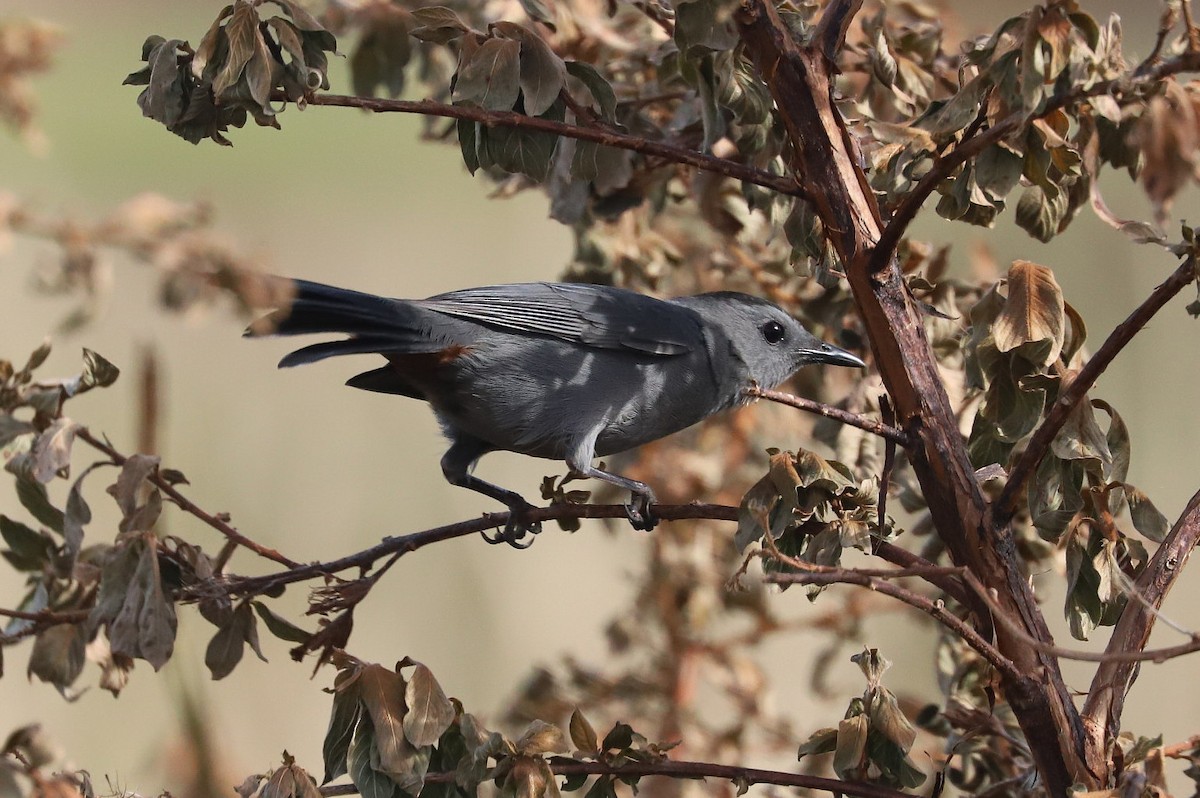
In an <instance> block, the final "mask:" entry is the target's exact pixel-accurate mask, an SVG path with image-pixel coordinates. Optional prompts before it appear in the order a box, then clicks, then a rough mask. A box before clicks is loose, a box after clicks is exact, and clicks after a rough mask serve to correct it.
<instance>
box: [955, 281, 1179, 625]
mask: <svg viewBox="0 0 1200 798" xmlns="http://www.w3.org/2000/svg"><path fill="white" fill-rule="evenodd" d="M970 320H971V326H970V329H969V332H968V334H967V337H966V341H965V345H964V346H965V350H964V351H965V355H966V357H965V366H966V373H967V380H968V385H969V386H970V387H971V388H973V389H975V390H977V391H980V392H981V398H980V401H979V405H978V410H977V412H976V416H975V421H974V424H973V425H972V428H971V436H970V442H969V451H970V454H971V458H972V461H973V463H974V464H975V465H976V466H977V467H979V468H986V467H989V466H993V465H999V466H1001V467H1004V468H1011V467H1012V464H1013V463H1014V462H1015V460H1016V459H1017V458H1018V457H1019V456H1020V454H1021V453H1022V451H1023V450H1022V449H1021V448H1020V446H1021V443H1022V442H1023V441H1025V440H1026V439H1027V438H1028V436H1029V435H1030V433H1032V432H1033V430H1034V429H1035V428H1036V427H1037V425H1038V424H1039V423H1040V422H1041V420H1042V419H1043V417H1044V413H1045V411H1046V409H1048V408H1049V407H1050V406H1051V405H1052V404H1053V403H1054V402H1055V401H1056V400H1057V399H1058V395H1059V390H1060V388H1061V386H1062V385H1063V384H1065V382H1066V381H1069V380H1070V379H1071V377H1072V376H1073V371H1072V367H1073V366H1072V364H1074V363H1075V360H1076V357H1077V355H1079V353H1080V352H1081V350H1082V347H1083V345H1084V341H1085V338H1086V335H1087V331H1086V329H1085V327H1084V324H1083V320H1082V319H1081V318H1080V316H1079V314H1078V313H1077V312H1076V311H1075V310H1074V308H1072V307H1071V306H1070V305H1069V304H1068V303H1066V301H1065V300H1064V299H1063V296H1062V291H1061V289H1060V288H1059V286H1058V283H1057V282H1056V281H1055V279H1054V275H1053V273H1052V272H1051V271H1050V270H1049V269H1047V268H1046V267H1044V266H1040V265H1038V264H1035V263H1030V262H1029V261H1017V262H1015V263H1014V264H1013V265H1012V267H1011V268H1010V269H1009V272H1008V276H1007V278H1006V279H1005V280H1004V281H1002V282H1000V283H997V284H996V285H994V286H993V287H992V288H991V289H989V290H988V291H987V292H986V293H985V294H984V295H983V297H982V298H981V299H980V300H979V302H978V303H976V305H975V306H974V307H973V308H972V309H971V311H970ZM1097 411H1099V413H1098V412H1097ZM1098 415H1100V416H1106V417H1107V418H1106V420H1107V430H1104V429H1102V427H1101V424H1100V421H1099V420H1098ZM1130 457H1131V446H1130V438H1129V431H1128V428H1127V427H1126V426H1125V423H1124V421H1123V420H1122V419H1121V416H1120V415H1119V414H1118V413H1117V411H1116V410H1115V409H1114V408H1113V407H1112V406H1111V405H1110V404H1108V403H1107V402H1104V401H1103V400H1099V399H1093V400H1090V401H1082V402H1080V403H1079V404H1078V405H1076V406H1075V408H1074V409H1073V410H1072V412H1071V415H1070V416H1069V418H1068V420H1067V423H1066V424H1065V425H1064V426H1063V428H1062V429H1061V430H1060V431H1059V433H1058V435H1057V436H1056V437H1055V438H1054V440H1053V441H1052V443H1051V445H1050V450H1049V451H1048V452H1047V453H1046V455H1045V457H1044V458H1043V459H1042V461H1041V464H1040V465H1039V466H1038V468H1037V471H1036V473H1035V474H1034V476H1033V479H1032V480H1031V481H1030V484H1029V487H1028V490H1027V500H1028V512H1029V516H1030V520H1031V522H1032V524H1033V526H1034V527H1035V528H1036V529H1037V531H1038V532H1039V533H1040V534H1041V535H1042V537H1043V538H1044V539H1046V540H1048V541H1050V542H1053V543H1056V544H1057V545H1058V546H1060V547H1061V548H1063V549H1064V550H1065V552H1066V569H1067V605H1066V615H1067V619H1068V620H1069V621H1070V626H1071V632H1072V634H1073V635H1074V636H1075V637H1077V638H1079V639H1086V638H1087V637H1088V635H1089V634H1090V632H1091V630H1092V629H1093V628H1095V626H1097V625H1112V624H1113V623H1115V622H1116V619H1117V617H1118V616H1119V614H1120V611H1121V610H1122V608H1123V607H1124V605H1125V601H1126V598H1127V595H1128V590H1129V587H1130V580H1132V579H1134V578H1136V577H1137V575H1138V574H1139V573H1140V571H1141V568H1142V567H1144V566H1145V564H1146V561H1147V559H1148V558H1147V554H1146V550H1145V547H1144V546H1143V545H1142V543H1140V542H1139V541H1138V540H1136V539H1135V538H1132V537H1130V536H1129V535H1128V534H1127V533H1126V532H1124V531H1122V529H1121V525H1120V524H1119V523H1118V520H1117V519H1118V517H1119V516H1120V515H1121V514H1122V513H1123V512H1125V511H1127V512H1128V517H1129V521H1130V523H1131V524H1132V526H1133V528H1134V529H1135V530H1137V532H1138V533H1139V534H1140V535H1141V536H1143V537H1144V538H1146V539H1148V540H1151V541H1154V542H1159V541H1161V540H1162V537H1163V535H1165V534H1166V531H1167V520H1166V518H1165V517H1164V516H1163V514H1162V513H1161V512H1159V511H1158V509H1157V508H1156V507H1155V506H1154V504H1153V502H1151V500H1150V499H1149V497H1148V496H1146V494H1145V493H1144V492H1142V491H1141V490H1139V489H1138V488H1137V487H1135V486H1134V485H1132V484H1131V483H1129V482H1128V478H1127V475H1128V471H1129V463H1130Z"/></svg>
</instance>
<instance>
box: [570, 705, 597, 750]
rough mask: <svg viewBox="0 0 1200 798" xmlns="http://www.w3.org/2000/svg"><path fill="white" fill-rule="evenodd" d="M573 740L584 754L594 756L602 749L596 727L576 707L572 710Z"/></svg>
mask: <svg viewBox="0 0 1200 798" xmlns="http://www.w3.org/2000/svg"><path fill="white" fill-rule="evenodd" d="M570 732H571V742H572V743H574V744H575V747H576V748H578V749H579V751H580V753H582V754H583V755H584V756H594V755H595V754H597V753H598V752H599V750H600V739H599V738H598V737H597V736H596V729H595V728H594V727H593V726H592V724H591V723H590V722H589V721H588V719H587V718H586V717H585V716H584V714H583V713H582V712H581V711H580V710H579V707H575V709H574V711H573V712H571V724H570Z"/></svg>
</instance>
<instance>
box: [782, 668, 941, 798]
mask: <svg viewBox="0 0 1200 798" xmlns="http://www.w3.org/2000/svg"><path fill="white" fill-rule="evenodd" d="M850 659H851V661H853V662H855V663H857V664H858V667H859V669H861V670H862V672H863V675H864V676H866V678H867V689H866V690H865V691H864V692H863V694H862V697H861V698H854V699H852V700H851V701H850V705H849V706H848V707H847V708H846V715H845V717H844V718H843V719H842V721H841V722H840V723H838V727H837V728H836V729H821V730H820V731H817V732H814V733H813V735H812V736H811V737H809V738H808V741H807V742H805V743H804V744H802V745H801V746H800V750H799V752H798V754H797V755H798V756H799V758H800V759H803V758H804V757H806V756H814V755H816V754H828V753H832V754H833V770H834V772H835V773H837V774H838V777H839V778H842V779H845V780H847V781H876V782H879V783H881V784H886V785H888V786H893V787H899V788H904V789H913V788H916V787H919V786H921V784H923V783H924V782H925V774H924V773H922V772H921V771H920V770H919V769H918V768H917V766H916V765H915V764H914V763H913V761H912V760H911V759H910V758H909V756H908V752H909V751H910V750H911V749H912V746H913V743H914V742H916V738H917V730H916V729H915V728H913V726H912V724H911V723H909V722H908V719H907V718H906V717H904V713H903V712H901V711H900V705H899V702H898V701H897V699H896V696H895V695H894V694H893V693H892V692H891V691H890V690H888V689H887V688H886V687H884V686H883V673H884V671H886V670H887V669H888V668H890V667H891V663H890V662H888V661H887V660H886V659H885V658H884V657H882V656H880V654H879V652H878V651H876V650H875V649H873V648H869V649H864V650H863V652H862V653H860V654H855V655H854V656H852V657H851V658H850Z"/></svg>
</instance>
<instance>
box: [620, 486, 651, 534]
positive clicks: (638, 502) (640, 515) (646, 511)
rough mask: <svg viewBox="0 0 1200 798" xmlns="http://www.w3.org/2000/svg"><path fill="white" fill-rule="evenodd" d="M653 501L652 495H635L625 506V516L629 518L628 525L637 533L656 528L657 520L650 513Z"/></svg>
mask: <svg viewBox="0 0 1200 798" xmlns="http://www.w3.org/2000/svg"><path fill="white" fill-rule="evenodd" d="M654 501H655V499H654V494H653V493H650V492H647V493H635V494H633V496H632V497H631V498H630V500H629V504H627V505H625V515H626V516H628V517H629V523H630V525H631V526H632V527H633V528H634V529H636V530H638V531H639V532H649V531H650V530H652V529H654V527H656V526H658V519H657V518H656V517H655V516H654V513H653V512H651V511H650V505H651V504H653V503H654Z"/></svg>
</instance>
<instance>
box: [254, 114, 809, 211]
mask: <svg viewBox="0 0 1200 798" xmlns="http://www.w3.org/2000/svg"><path fill="white" fill-rule="evenodd" d="M276 99H282V96H280V97H279V98H276ZM309 105H332V106H341V107H346V108H362V109H364V110H367V111H376V112H379V113H402V114H420V115H422V116H442V117H447V118H450V119H463V120H466V121H468V122H478V123H480V124H482V125H486V126H487V127H511V128H518V129H523V130H534V131H538V132H540V133H553V134H554V135H556V136H563V137H564V138H570V139H578V140H579V141H591V142H595V143H596V144H603V145H604V146H606V147H616V148H618V149H622V150H631V151H633V152H637V153H641V154H642V155H650V156H654V157H656V158H664V159H666V160H668V161H671V162H673V163H681V164H686V165H688V166H694V167H695V168H697V169H703V170H705V171H707V172H715V173H717V174H720V175H725V176H726V177H731V178H734V179H735V180H742V181H745V182H747V183H753V184H754V185H757V186H762V187H764V188H769V189H773V190H775V191H778V192H780V193H782V194H788V195H791V196H794V197H805V196H807V195H808V194H807V192H806V191H805V190H804V188H803V187H801V186H800V185H799V184H798V183H797V182H796V181H795V180H794V179H793V178H790V177H784V176H780V175H773V174H770V173H769V172H764V171H762V170H761V169H755V168H754V167H752V166H747V165H745V164H741V163H737V162H736V161H730V160H728V159H726V158H718V157H717V156H715V155H708V154H705V153H702V152H697V151H695V150H690V149H687V148H686V147H680V146H678V145H675V144H670V143H667V142H665V141H650V140H649V139H646V138H644V137H642V136H632V135H628V134H625V133H617V132H614V131H611V130H605V129H601V128H595V127H584V126H580V125H571V124H567V123H566V122H556V121H554V120H552V119H542V118H541V117H537V116H527V115H526V114H520V113H517V112H515V111H489V110H486V109H483V108H475V107H470V106H465V105H448V104H446V103H439V102H434V101H433V100H383V99H377V98H373V97H352V96H349V95H344V94H317V95H315V96H313V97H312V98H311V99H310V100H309Z"/></svg>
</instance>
